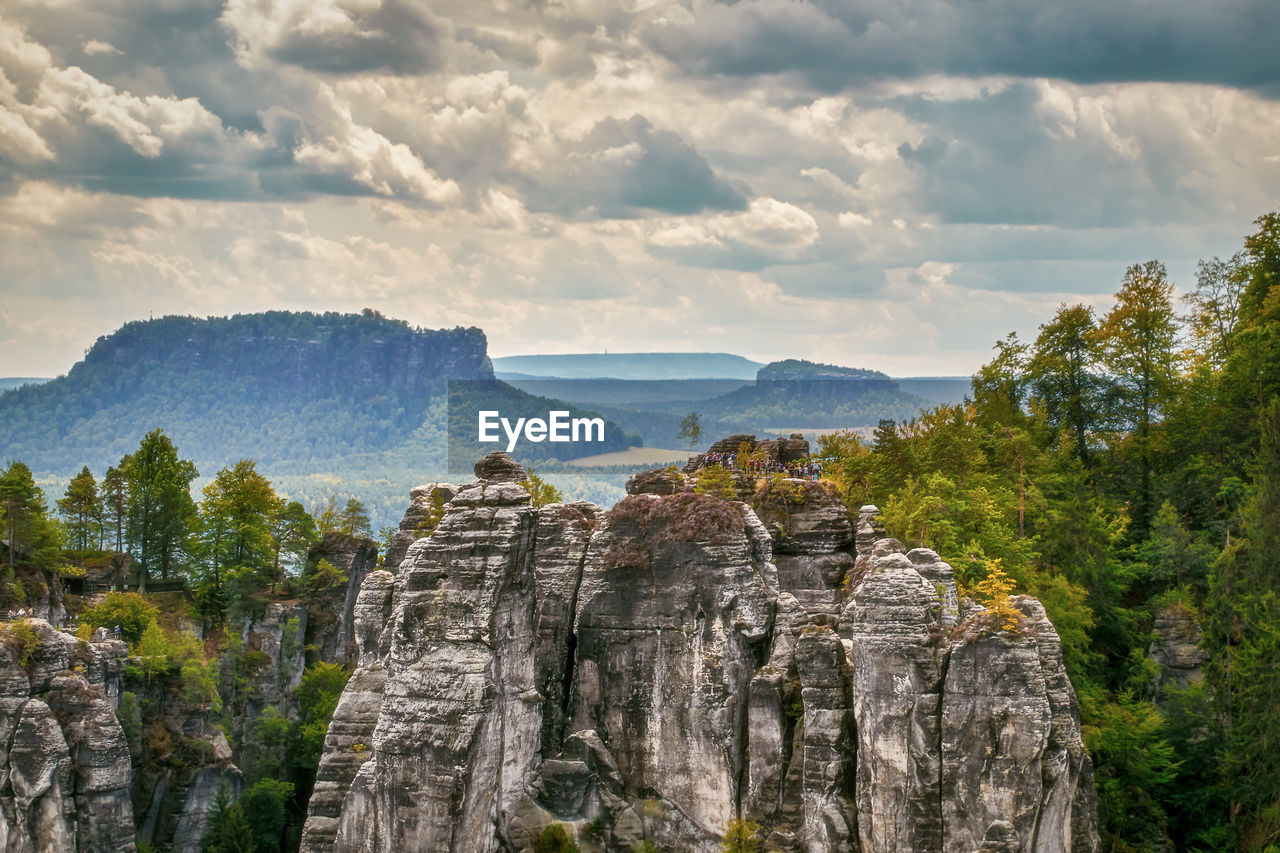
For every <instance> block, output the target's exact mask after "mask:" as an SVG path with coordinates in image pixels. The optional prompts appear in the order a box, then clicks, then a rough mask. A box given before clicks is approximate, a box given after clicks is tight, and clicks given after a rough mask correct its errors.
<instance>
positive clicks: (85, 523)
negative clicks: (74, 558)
mask: <svg viewBox="0 0 1280 853" xmlns="http://www.w3.org/2000/svg"><path fill="white" fill-rule="evenodd" d="M58 510H59V512H61V513H62V516H63V517H64V518H65V519H67V527H68V529H69V531H70V533H71V541H72V542H73V543H74V544H75V547H76V548H77V549H78V550H80V551H87V550H89V547H90V546H91V545H92V544H93V542H94V540H95V538H97V537H98V535H99V533H100V528H101V525H100V523H99V521H98V519H99V518H100V516H101V513H102V504H101V501H100V499H99V497H98V481H97V480H96V479H94V476H93V474H92V473H91V472H90V471H89V466H88V465H86V466H84V468H82V469H81V470H80V473H79V474H77V475H75V476H74V477H72V478H71V482H70V483H68V484H67V491H66V493H65V494H64V495H63V496H62V498H61V499H59V500H58Z"/></svg>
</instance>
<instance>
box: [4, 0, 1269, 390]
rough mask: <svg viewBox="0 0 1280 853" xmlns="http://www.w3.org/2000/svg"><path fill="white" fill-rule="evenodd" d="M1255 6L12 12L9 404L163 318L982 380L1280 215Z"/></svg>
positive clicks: (8, 4)
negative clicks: (1002, 357)
mask: <svg viewBox="0 0 1280 853" xmlns="http://www.w3.org/2000/svg"><path fill="white" fill-rule="evenodd" d="M1277 33H1280V4H1277V3H1274V2H1270V1H1269V0H1256V2H1249V0H1165V1H1164V2H1152V0H1073V2H1059V3H1054V2H1047V0H844V1H843V2H837V0H737V2H710V0H620V2H609V1H608V0H523V2H522V0H511V2H504V0H493V2H487V3H486V2H477V0H433V2H430V3H426V2H419V0H39V2H27V0H0V375H54V374H58V373H62V372H65V371H66V370H67V369H68V368H69V367H70V365H71V364H72V363H73V362H74V361H75V360H76V359H78V358H79V357H80V356H81V354H82V353H83V351H84V350H85V349H86V348H87V347H88V346H90V345H91V344H92V343H93V341H94V339H96V338H97V336H98V335H101V334H105V333H107V332H110V331H111V330H112V329H114V328H116V327H117V326H119V325H120V324H121V323H123V322H125V321H127V320H131V319H138V318H145V317H147V316H148V315H154V316H160V315H162V314H169V313H182V314H196V315H211V314H230V313H238V312H249V311H258V310H264V309H270V308H291V309H310V310H357V311H358V310H360V309H362V308H365V307H371V308H376V309H378V310H380V311H382V312H383V313H385V314H388V315H390V316H395V317H400V318H404V319H406V320H409V321H410V322H412V323H414V324H416V325H421V326H426V327H441V326H455V325H477V326H480V327H481V328H483V329H484V330H485V331H486V332H487V334H488V336H489V342H490V352H491V353H492V354H494V355H512V354H520V353H529V352H591V351H599V350H602V349H606V348H607V349H610V350H612V351H624V350H632V351H653V350H717V351H729V352H736V353H740V354H742V355H746V356H750V357H754V358H757V359H761V360H767V359H770V358H777V357H788V356H803V357H809V358H814V359H819V360H823V361H835V362H839V363H843V364H852V365H859V366H868V367H876V368H880V369H883V370H887V371H889V372H890V373H894V374H896V375H921V374H959V373H967V372H969V371H971V370H973V369H975V368H976V367H978V366H979V365H980V364H981V363H982V362H983V361H984V360H985V359H986V358H987V355H988V353H989V351H990V346H991V344H992V343H993V341H994V340H995V339H997V338H998V337H1001V336H1002V335H1003V334H1004V333H1006V332H1007V331H1010V330H1017V331H1019V332H1020V333H1021V334H1022V335H1023V336H1024V337H1034V335H1035V331H1036V327H1037V325H1038V324H1039V323H1041V322H1043V321H1044V320H1045V319H1047V318H1048V317H1049V316H1050V315H1051V314H1052V312H1053V309H1054V307H1055V306H1056V305H1057V304H1058V303H1060V302H1063V301H1085V302H1088V303H1090V304H1093V305H1095V306H1097V307H1098V308H1099V309H1102V310H1105V308H1106V307H1107V306H1108V305H1109V304H1110V301H1111V300H1110V294H1111V293H1113V292H1114V291H1115V289H1116V288H1117V286H1118V285H1119V282H1120V280H1121V278H1122V276H1123V274H1124V270H1125V267H1126V266H1128V265H1129V264H1131V263H1135V262H1139V261H1144V260H1147V259H1149V258H1159V259H1161V260H1163V261H1164V262H1165V263H1166V264H1167V265H1168V267H1169V270H1170V273H1171V276H1172V277H1173V279H1174V281H1175V282H1176V283H1177V284H1178V285H1179V286H1180V287H1182V288H1184V289H1185V288H1187V287H1188V286H1190V285H1191V284H1192V282H1193V278H1192V277H1193V272H1194V268H1195V262H1196V260H1197V259H1198V258H1201V257H1210V256H1213V255H1221V256H1224V257H1225V256H1226V255H1229V254H1230V253H1231V252H1233V251H1234V250H1236V249H1238V248H1239V247H1240V244H1241V239H1242V237H1243V236H1244V235H1245V234H1247V233H1249V232H1250V230H1251V222H1252V220H1253V219H1254V218H1255V217H1257V216H1258V215H1260V214H1262V213H1264V212H1267V211H1269V210H1272V209H1275V208H1276V207H1278V206H1280V51H1276V50H1275V46H1274V38H1275V35H1276V34H1277Z"/></svg>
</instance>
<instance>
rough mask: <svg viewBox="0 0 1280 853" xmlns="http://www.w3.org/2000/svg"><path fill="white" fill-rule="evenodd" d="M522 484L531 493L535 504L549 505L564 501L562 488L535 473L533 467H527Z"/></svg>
mask: <svg viewBox="0 0 1280 853" xmlns="http://www.w3.org/2000/svg"><path fill="white" fill-rule="evenodd" d="M520 485H522V486H524V488H525V491H527V492H528V493H529V497H530V498H532V501H531V502H532V504H533V505H534V506H547V505H548V504H558V503H563V502H564V495H563V494H561V492H560V490H559V489H557V488H556V487H555V486H553V485H551V484H550V483H548V482H546V481H544V480H543V479H542V478H541V477H539V476H538V475H537V474H535V473H533V468H532V467H527V466H526V467H525V469H524V479H523V480H521V481H520Z"/></svg>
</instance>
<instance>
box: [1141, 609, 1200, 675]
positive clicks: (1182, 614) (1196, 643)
mask: <svg viewBox="0 0 1280 853" xmlns="http://www.w3.org/2000/svg"><path fill="white" fill-rule="evenodd" d="M1155 617H1156V618H1155V623H1154V624H1153V625H1152V626H1151V630H1152V633H1154V634H1155V638H1154V639H1153V640H1152V641H1151V657H1152V659H1153V660H1155V662H1156V663H1157V664H1159V665H1160V685H1161V686H1162V687H1175V688H1183V687H1187V686H1188V685H1191V684H1196V683H1198V682H1200V681H1203V680H1204V669H1203V667H1204V664H1205V662H1206V661H1207V660H1208V659H1209V656H1208V655H1207V654H1205V652H1204V650H1203V649H1201V648H1200V639H1201V632H1200V625H1199V624H1198V623H1197V622H1196V619H1195V616H1194V615H1193V614H1192V612H1191V611H1190V610H1188V609H1187V608H1186V607H1184V606H1182V605H1179V604H1171V605H1169V606H1167V607H1162V608H1160V609H1159V610H1157V611H1156V614H1155Z"/></svg>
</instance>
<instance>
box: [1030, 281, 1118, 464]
mask: <svg viewBox="0 0 1280 853" xmlns="http://www.w3.org/2000/svg"><path fill="white" fill-rule="evenodd" d="M1097 340H1098V326H1097V321H1096V320H1095V319H1094V316H1093V309H1092V308H1087V307H1085V306H1084V305H1073V306H1070V307H1068V306H1066V305H1062V306H1060V307H1059V308H1058V313H1057V315H1056V316H1054V318H1053V320H1052V321H1050V322H1049V323H1046V324H1045V325H1043V326H1041V327H1040V334H1039V336H1038V337H1037V338H1036V341H1035V345H1034V347H1033V349H1032V355H1031V360H1030V362H1029V363H1028V366H1027V373H1028V377H1027V378H1028V380H1029V383H1030V387H1031V392H1032V399H1033V402H1034V405H1035V407H1036V408H1037V409H1038V410H1039V411H1040V412H1041V413H1043V417H1044V420H1045V426H1046V427H1047V429H1048V431H1049V434H1050V435H1053V436H1055V437H1057V436H1061V438H1060V439H1058V440H1060V441H1062V442H1063V444H1064V446H1067V447H1070V448H1071V449H1072V452H1073V453H1074V454H1075V456H1076V458H1077V459H1079V460H1080V461H1081V462H1085V463H1088V462H1089V461H1090V460H1091V458H1092V453H1091V449H1090V440H1091V438H1090V437H1091V436H1092V434H1093V433H1094V432H1095V431H1096V430H1097V429H1098V427H1099V425H1100V424H1101V422H1102V409H1103V391H1104V383H1103V380H1102V378H1101V376H1100V375H1099V359H1100V354H1099V352H1098V348H1097Z"/></svg>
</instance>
